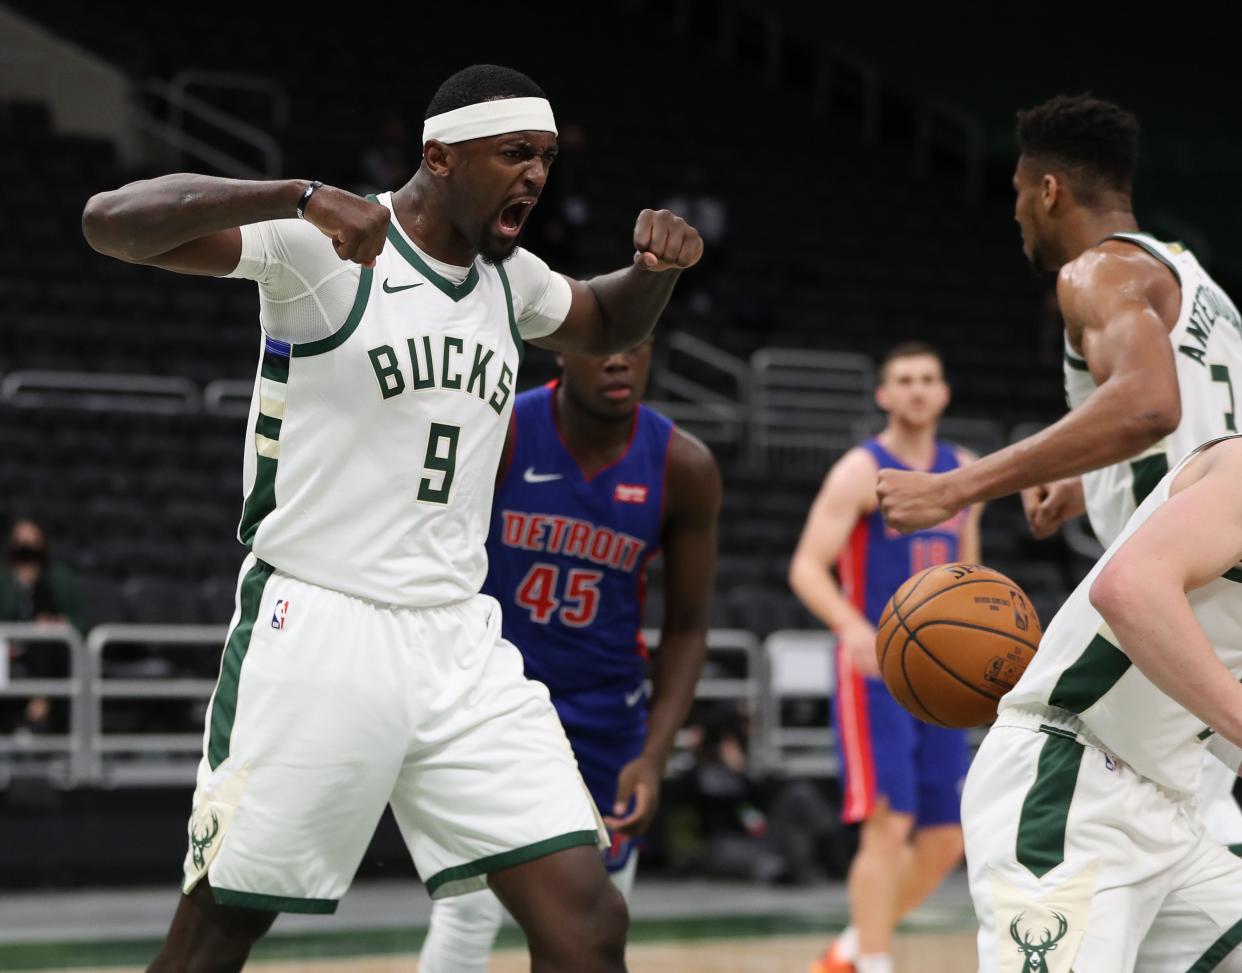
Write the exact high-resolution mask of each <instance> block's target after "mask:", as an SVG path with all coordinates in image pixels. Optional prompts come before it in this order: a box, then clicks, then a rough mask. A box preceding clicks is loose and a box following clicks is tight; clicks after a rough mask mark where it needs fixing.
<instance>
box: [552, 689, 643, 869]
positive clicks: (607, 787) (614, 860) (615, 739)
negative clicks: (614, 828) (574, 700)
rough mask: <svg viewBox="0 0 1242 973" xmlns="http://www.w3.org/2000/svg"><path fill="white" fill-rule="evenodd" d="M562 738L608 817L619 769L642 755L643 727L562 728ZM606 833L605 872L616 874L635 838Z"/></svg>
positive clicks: (621, 867) (626, 862)
mask: <svg viewBox="0 0 1242 973" xmlns="http://www.w3.org/2000/svg"><path fill="white" fill-rule="evenodd" d="M555 702H556V700H553V703H554V704H555ZM565 735H566V736H568V737H569V745H570V746H571V747H572V748H573V751H574V756H575V757H577V758H578V770H579V771H580V772H581V773H582V779H583V781H584V782H585V783H586V786H587V790H588V791H590V792H591V797H593V798H594V799H595V806H596V807H598V808H599V813H600V814H601V815H606V816H612V813H613V811H612V805H613V802H614V801H616V799H617V776H618V775H619V774H620V773H621V768H622V767H624V766H625V765H626V764H628V763H629V762H630V761H631V760H633V759H634V758H635V757H637V756H638V755H639V754H640V753H642V749H643V744H644V743H645V742H646V740H647V728H646V726H645V724H637V725H635V724H632V723H631V724H629V725H627V726H624V727H616V728H614V729H611V730H605V729H603V728H602V727H592V728H591V729H590V730H589V731H588V730H583V729H579V728H577V727H572V726H566V727H565ZM609 834H610V835H611V837H612V846H611V847H610V848H609V849H608V851H606V852H604V865H605V867H606V868H607V869H608V871H609V872H618V871H620V870H621V869H623V868H625V866H626V865H627V864H628V863H629V860H630V855H632V854H633V853H634V847H635V839H634V838H631V837H628V836H627V835H620V834H615V833H613V832H611V831H610V832H609Z"/></svg>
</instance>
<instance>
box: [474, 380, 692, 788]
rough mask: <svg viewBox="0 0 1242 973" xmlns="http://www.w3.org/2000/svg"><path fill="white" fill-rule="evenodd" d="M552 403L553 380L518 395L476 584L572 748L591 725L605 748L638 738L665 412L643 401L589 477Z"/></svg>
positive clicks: (667, 426)
mask: <svg viewBox="0 0 1242 973" xmlns="http://www.w3.org/2000/svg"><path fill="white" fill-rule="evenodd" d="M555 410H556V390H555V385H554V384H553V385H549V386H545V387H543V388H538V389H533V390H531V391H529V392H524V393H522V394H521V395H519V396H518V397H517V401H516V403H515V405H514V411H513V433H514V447H513V455H512V460H511V462H510V465H509V469H508V470H507V471H506V473H505V476H504V479H503V481H502V482H501V483H500V485H499V486H498V487H497V490H496V499H495V503H494V504H493V507H492V524H491V532H490V534H489V536H488V539H487V556H488V574H487V580H486V582H485V583H484V586H483V590H484V591H485V592H486V593H487V594H489V595H491V596H492V597H493V598H495V599H497V600H498V601H499V602H500V604H501V606H502V607H503V610H504V635H505V638H507V639H508V640H509V641H511V642H512V643H513V644H514V645H516V646H517V647H518V648H519V649H520V650H521V652H522V655H523V656H524V658H525V660H526V675H527V676H528V677H530V678H531V679H536V680H538V681H539V682H542V683H544V684H545V685H547V687H548V689H549V690H550V691H551V694H552V702H553V704H554V705H555V706H556V708H557V712H558V713H559V714H560V717H561V722H562V723H563V724H564V725H565V728H566V730H567V731H569V734H570V738H571V740H573V741H574V745H575V750H578V749H579V747H580V744H581V745H582V746H584V747H585V746H589V745H590V737H591V735H592V733H598V734H602V736H601V737H600V739H599V743H600V744H604V745H606V741H607V739H608V738H611V739H612V741H613V744H612V746H606V748H607V749H609V750H611V749H612V748H613V746H615V745H616V744H618V743H620V742H621V740H620V739H619V738H620V737H626V738H630V739H631V740H632V741H634V742H637V743H638V745H639V746H640V747H641V741H642V739H643V738H644V737H645V734H646V716H647V705H646V698H645V693H644V692H643V685H644V679H645V675H646V655H647V652H646V646H645V645H644V644H643V639H642V634H641V628H642V614H643V597H644V593H645V587H646V571H647V564H648V562H649V561H650V560H651V559H652V558H653V557H654V556H655V555H656V554H657V553H658V552H659V550H660V536H661V528H662V519H663V510H664V470H665V464H666V461H667V455H668V445H669V441H670V438H671V435H672V431H673V423H672V422H671V421H670V420H668V419H666V418H665V417H664V416H662V415H660V414H659V413H657V412H654V411H652V410H651V409H648V408H646V407H645V406H641V405H640V406H639V409H638V414H637V417H636V419H635V422H634V428H633V432H632V434H631V439H630V443H629V446H628V448H627V449H626V452H625V455H624V456H622V457H621V459H620V460H618V461H617V462H616V463H614V464H613V465H611V466H608V467H605V468H604V469H601V470H599V471H597V472H596V473H595V474H594V475H592V476H590V477H587V476H586V475H585V474H584V473H583V471H582V469H581V468H580V467H579V466H578V463H577V461H576V460H575V459H574V458H573V456H572V455H570V453H569V450H568V449H567V448H566V446H565V444H564V442H563V441H562V439H561V436H560V432H559V430H558V429H557V426H556V413H555ZM580 762H581V756H580ZM613 782H614V783H615V778H614V779H613ZM610 799H611V798H609V800H610Z"/></svg>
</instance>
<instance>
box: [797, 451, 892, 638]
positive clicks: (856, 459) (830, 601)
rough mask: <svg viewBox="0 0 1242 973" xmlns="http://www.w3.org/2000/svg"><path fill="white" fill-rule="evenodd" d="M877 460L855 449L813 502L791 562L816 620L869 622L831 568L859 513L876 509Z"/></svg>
mask: <svg viewBox="0 0 1242 973" xmlns="http://www.w3.org/2000/svg"><path fill="white" fill-rule="evenodd" d="M875 474H876V467H875V460H874V459H872V458H871V455H870V454H869V453H868V452H867V451H866V450H865V449H852V450H850V451H849V452H848V453H846V454H845V455H844V456H843V457H841V459H840V460H839V461H838V462H837V464H836V465H835V466H834V467H833V468H832V469H831V470H830V471H829V473H828V476H827V477H826V478H825V479H824V484H823V486H822V487H820V490H819V495H818V496H816V498H815V502H814V503H813V504H812V505H811V511H810V513H809V514H808V515H807V518H806V524H805V526H803V528H802V536H801V537H800V538H799V539H798V546H797V548H796V549H795V550H794V554H793V558H792V559H791V560H790V562H789V587H790V588H792V589H793V593H794V594H795V595H797V596H798V600H799V601H801V602H802V604H803V605H805V606H806V608H807V611H809V612H811V614H813V615H814V616H815V617H816V618H818V619H819V620H820V621H821V622H823V623H824V624H825V625H826V626H828V628H830V629H833V630H834V631H838V632H839V631H841V630H843V629H845V628H848V627H849V626H851V625H866V624H867V620H866V619H865V618H863V616H862V615H861V614H859V612H858V609H857V608H855V607H854V606H853V605H851V604H850V603H849V601H848V600H847V599H846V598H845V596H844V595H843V594H842V593H841V589H840V587H839V586H838V585H837V583H836V582H835V581H834V580H833V578H832V574H831V573H830V570H829V569H830V568H831V567H832V565H833V563H834V562H835V561H836V560H837V557H838V556H839V555H840V554H841V551H842V550H843V549H844V547H845V544H846V542H847V541H848V540H849V536H850V533H851V531H853V529H854V525H855V524H856V523H857V522H858V518H859V517H863V516H866V515H867V514H869V513H870V512H871V511H872V510H874V509H875Z"/></svg>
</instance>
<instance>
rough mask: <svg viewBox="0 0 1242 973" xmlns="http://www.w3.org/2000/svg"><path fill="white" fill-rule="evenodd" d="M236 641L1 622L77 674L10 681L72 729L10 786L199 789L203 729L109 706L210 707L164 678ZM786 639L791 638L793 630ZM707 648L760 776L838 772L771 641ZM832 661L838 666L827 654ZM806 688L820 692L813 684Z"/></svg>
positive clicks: (32, 743) (0, 777)
mask: <svg viewBox="0 0 1242 973" xmlns="http://www.w3.org/2000/svg"><path fill="white" fill-rule="evenodd" d="M795 634H797V633H795ZM800 634H801V636H803V637H805V639H806V640H807V641H806V645H807V646H810V647H818V651H824V649H826V648H830V647H831V644H832V642H831V636H827V635H825V633H822V632H820V633H816V632H809V633H800ZM226 635H227V629H226V627H225V626H220V625H101V626H98V627H96V628H94V629H92V630H91V632H90V633H89V634H88V635H87V638H86V639H85V640H83V639H82V638H81V637H80V636H79V635H78V633H77V632H76V631H74V630H73V629H72V628H71V627H70V626H68V625H65V624H61V623H57V624H42V623H35V624H31V623H14V624H2V625H0V643H4V642H6V641H8V640H12V641H21V642H28V643H52V644H61V645H65V646H67V647H68V650H69V659H70V665H69V675H68V676H67V677H65V678H63V679H25V678H22V679H12V680H9V681H2V680H0V698H8V699H28V698H31V697H36V696H49V697H53V698H56V699H67V700H68V701H69V719H68V732H66V733H63V734H55V735H51V734H48V735H28V734H13V735H10V736H8V737H0V785H3V783H4V782H5V780H6V778H7V776H12V774H13V773H14V769H15V767H16V766H17V765H18V758H20V762H21V764H23V765H26V766H27V767H28V768H29V770H30V771H32V772H37V773H39V774H41V775H43V776H46V777H47V778H48V779H49V780H51V781H52V782H53V783H54V784H55V785H57V786H60V787H66V788H69V787H75V786H82V785H91V786H98V787H133V786H153V785H187V786H188V785H191V784H192V783H193V782H194V775H195V770H196V768H197V766H198V763H199V759H200V757H201V754H202V747H203V734H202V731H201V730H198V731H196V732H193V733H169V732H162V731H154V732H149V733H143V732H134V731H133V730H132V729H131V730H128V731H127V732H105V727H106V726H107V723H108V721H107V720H106V718H105V706H106V705H107V704H108V703H109V702H113V701H142V700H174V701H176V700H184V701H185V702H186V703H187V704H194V703H201V702H205V701H206V700H207V699H209V698H210V696H211V694H212V692H214V690H215V685H216V680H215V678H210V679H207V678H187V677H180V676H168V675H161V673H167V672H168V670H169V668H170V667H169V666H168V665H167V663H174V664H175V662H176V661H177V657H178V656H179V655H180V654H181V653H183V652H184V651H186V650H192V649H196V648H198V649H201V648H204V647H206V648H209V649H211V650H213V651H217V650H218V649H219V647H220V646H222V645H223V644H224V640H225V638H226ZM644 635H645V637H646V639H647V641H648V645H649V647H650V648H651V650H652V651H653V652H658V651H659V632H658V631H654V630H649V631H646V632H644ZM776 635H778V636H780V637H783V638H785V639H786V641H788V637H789V636H790V635H791V633H788V632H784V633H776ZM707 644H708V660H709V662H714V663H716V664H717V665H718V666H719V668H720V669H722V670H723V671H724V672H726V673H728V674H727V675H721V676H708V677H705V678H704V679H702V680H700V682H699V684H698V686H697V688H696V692H695V698H696V700H703V701H707V700H712V701H733V702H735V703H736V704H737V705H738V708H739V712H738V715H739V717H742V718H744V719H745V720H747V721H749V724H750V735H749V753H748V756H749V759H750V767H751V769H752V771H754V772H762V771H765V770H769V769H781V770H784V771H786V772H794V773H812V774H822V773H825V772H835V766H836V764H835V760H834V758H833V756H832V752H831V743H832V738H831V735H830V733H829V732H828V731H827V730H826V729H822V730H816V731H814V732H812V731H811V730H810V729H806V730H804V731H798V730H796V729H794V728H789V727H784V728H782V727H781V726H780V710H779V706H777V707H776V708H773V705H772V695H773V687H772V682H771V678H770V675H769V657H770V656H771V654H772V651H771V650H770V649H769V648H768V647H767V646H766V645H765V643H763V642H761V641H760V640H759V639H758V638H757V637H756V636H755V635H754V634H753V633H751V632H749V631H746V630H744V629H712V630H711V631H709V632H708V637H707ZM134 646H141V647H143V648H144V649H146V650H149V651H153V652H154V654H155V660H156V662H157V663H158V664H155V665H150V664H147V665H143V664H135V663H132V662H129V663H127V662H126V661H125V660H116V659H115V658H114V653H116V651H117V650H118V649H120V648H122V647H127V648H132V647H134ZM823 665H824V666H827V665H828V656H827V653H826V652H824V660H823ZM785 672H786V669H781V668H779V666H778V671H777V678H778V679H780V678H784V677H783V675H782V673H785ZM803 688H804V689H807V690H808V691H810V687H809V686H806V685H804V686H803ZM774 731H775V732H776V733H777V735H776V737H773V732H774ZM689 743H690V740H689V739H688V737H687V736H685V735H684V733H683V735H682V737H681V738H680V739H679V749H680V756H681V758H682V763H687V762H689V756H688V751H687V747H688V745H689ZM676 765H677V763H676V761H675V762H674V766H676Z"/></svg>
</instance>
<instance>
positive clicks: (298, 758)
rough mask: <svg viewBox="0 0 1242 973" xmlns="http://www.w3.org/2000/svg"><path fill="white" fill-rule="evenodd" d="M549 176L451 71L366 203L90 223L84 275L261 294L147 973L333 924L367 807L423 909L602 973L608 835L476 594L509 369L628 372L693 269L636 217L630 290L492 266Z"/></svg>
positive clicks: (154, 188)
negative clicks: (221, 635)
mask: <svg viewBox="0 0 1242 973" xmlns="http://www.w3.org/2000/svg"><path fill="white" fill-rule="evenodd" d="M555 157H556V124H555V119H554V118H553V115H552V109H551V106H550V104H549V103H548V100H547V98H546V97H545V96H544V93H543V91H542V90H540V88H539V87H538V86H537V85H536V84H535V83H534V82H533V81H531V80H530V79H529V78H527V77H526V76H525V75H523V74H521V73H520V72H517V71H513V70H512V69H509V68H504V67H499V66H495V65H475V66H473V67H470V68H467V69H465V70H463V71H461V72H458V73H457V74H455V75H453V76H452V77H450V78H449V79H448V80H446V81H445V82H444V84H443V85H442V86H441V87H440V89H439V90H438V91H437V92H436V94H435V96H434V97H433V98H432V100H431V104H430V106H429V108H428V110H427V113H426V119H425V121H424V125H423V160H422V164H421V166H420V167H419V169H418V171H417V172H416V173H415V175H414V176H413V177H412V178H411V179H410V180H409V182H407V183H406V184H405V185H404V186H402V187H400V188H399V189H397V190H395V191H393V192H391V193H381V194H379V195H378V196H377V197H373V198H369V199H361V198H359V197H357V196H354V195H352V194H350V193H347V192H344V191H343V190H340V189H336V188H334V187H331V186H325V185H321V184H319V183H317V182H310V181H307V180H301V179H292V180H275V181H270V182H242V181H235V180H229V179H217V178H212V177H207V176H197V175H187V174H181V175H172V176H164V177H161V178H158V179H151V180H145V181H142V182H137V183H133V184H130V185H128V186H125V187H123V188H121V189H118V190H115V191H113V192H108V193H102V194H100V195H97V196H95V197H93V198H92V199H91V200H90V201H89V202H88V203H87V206H86V210H85V212H84V214H83V229H84V232H85V234H86V237H87V240H88V241H89V242H90V243H91V245H92V246H93V247H94V248H95V249H96V250H99V251H100V252H102V253H105V254H108V255H110V256H113V257H116V258H118V259H121V260H124V261H127V262H130V263H139V264H147V265H151V266H156V267H162V268H164V269H167V270H173V271H178V272H181V273H191V274H203V275H211V276H217V277H242V278H247V279H250V280H254V281H256V282H257V283H258V285H259V297H260V321H261V323H262V327H263V343H262V357H261V362H260V368H259V374H258V376H257V379H256V383H255V394H254V398H253V402H252V406H251V413H250V430H251V433H250V436H249V439H248V446H249V449H248V451H247V454H246V460H245V468H244V482H245V491H246V499H245V505H244V508H243V513H242V520H241V526H240V529H239V536H240V538H241V540H242V541H243V542H244V543H245V544H246V545H247V546H248V547H249V548H250V555H249V556H248V557H247V559H246V561H245V564H244V565H243V568H242V573H241V579H240V582H239V585H238V596H237V609H236V611H235V613H234V617H233V624H232V626H231V628H230V633H229V636H228V641H227V643H226V646H225V650H224V655H223V659H222V663H221V672H220V679H219V682H218V684H217V687H216V691H215V693H214V695H213V697H212V702H211V707H210V710H209V714H208V717H207V728H206V731H205V734H204V757H203V761H202V763H201V764H200V768H199V778H198V787H197V789H196V793H195V798H194V809H193V815H192V818H191V821H190V828H189V830H190V848H189V851H188V853H187V855H186V860H185V882H184V885H183V891H184V894H183V896H182V899H181V901H180V904H179V906H178V909H177V912H176V915H175V916H174V918H173V921H172V927H171V929H170V930H169V934H168V938H167V940H166V942H165V944H164V948H163V949H162V950H161V952H160V954H159V956H158V957H157V958H156V960H155V962H154V963H153V964H152V967H151V968H152V969H155V970H165V969H168V970H173V969H175V970H185V969H212V970H236V969H240V968H241V966H242V964H243V963H244V962H245V959H246V956H247V955H248V953H249V950H250V947H251V945H252V944H253V943H254V942H255V940H257V939H258V938H259V937H260V936H261V935H262V934H263V933H264V932H266V930H267V929H268V928H269V927H270V925H271V923H272V921H273V919H274V918H275V916H276V913H277V912H279V911H301V912H331V911H333V910H334V909H335V907H336V902H337V900H338V899H339V898H340V896H341V895H342V894H343V893H344V892H345V890H346V889H347V888H348V886H349V883H350V881H351V880H352V877H353V874H354V871H355V870H356V868H357V866H358V863H359V861H360V860H361V858H362V855H363V853H364V851H365V849H366V846H367V843H368V841H369V839H370V837H371V834H372V832H373V831H374V828H375V825H376V823H377V822H378V820H379V817H380V814H381V813H382V811H383V809H384V805H385V804H388V803H391V804H392V806H393V809H394V812H395V814H396V818H397V821H398V824H399V825H400V827H401V831H402V834H403V836H404V838H405V840H406V843H407V845H408V847H409V848H410V851H411V854H412V856H413V858H414V861H415V864H416V865H417V867H418V870H419V872H420V874H421V875H422V876H423V879H424V881H425V883H426V885H427V888H428V890H429V891H430V893H431V894H432V896H433V898H440V897H444V896H449V895H455V894H459V893H461V892H465V891H470V890H473V889H477V888H481V887H483V886H484V885H485V884H486V885H490V886H491V888H492V889H494V890H495V892H496V893H497V895H499V896H500V898H501V900H502V901H503V902H504V903H505V905H506V906H507V907H508V909H509V910H510V912H512V913H513V914H514V916H515V917H516V918H517V920H518V922H519V923H520V924H521V926H522V928H523V929H524V930H525V932H526V935H527V938H528V942H529V944H530V951H531V961H532V969H534V970H540V971H552V970H574V971H581V970H598V971H605V970H606V971H619V970H622V969H624V956H623V953H624V937H625V926H626V914H625V905H624V902H623V900H622V899H621V897H620V896H619V895H618V894H617V893H616V891H615V889H613V887H612V886H611V884H610V883H609V882H608V880H607V875H606V873H605V871H604V869H603V867H602V864H601V862H600V858H599V855H598V853H597V851H596V846H597V843H598V842H599V841H600V840H601V838H603V837H605V836H604V832H603V829H602V826H601V825H600V822H599V819H598V814H597V813H596V811H595V808H594V807H593V806H592V804H591V802H590V800H589V799H588V798H587V796H586V794H585V792H584V790H583V786H582V779H581V775H580V774H579V773H578V770H577V767H576V766H575V763H574V758H573V754H572V753H571V752H570V750H569V745H568V743H567V741H566V739H565V734H564V731H563V730H562V729H561V726H560V723H559V722H558V720H557V718H556V713H555V710H554V709H553V708H552V705H551V704H550V703H549V701H548V695H547V690H546V689H545V688H544V687H542V686H540V685H539V684H538V683H535V682H531V681H528V680H526V679H525V678H524V677H523V675H522V659H521V655H520V654H519V653H518V651H517V650H516V649H515V648H514V647H513V646H512V645H511V644H510V643H508V642H507V641H505V640H504V639H503V638H502V636H501V611H500V606H499V605H498V604H497V603H496V601H495V600H494V599H492V598H490V597H488V596H486V595H483V594H480V593H479V588H480V586H481V584H482V582H483V579H484V577H485V575H486V571H487V557H486V553H485V550H484V540H485V538H486V535H487V529H488V523H489V519H490V513H491V499H492V484H493V483H494V481H495V474H496V468H497V464H498V462H499V460H500V455H501V451H502V449H503V446H504V441H505V434H506V431H507V430H508V427H509V417H510V414H511V412H512V409H513V399H514V389H515V384H514V383H515V378H516V374H517V369H518V364H519V362H520V360H521V357H522V348H523V343H524V342H526V341H532V342H537V343H538V344H539V345H540V346H541V347H545V348H550V349H553V350H570V351H578V352H585V353H591V354H604V353H607V352H610V351H615V350H620V349H625V348H629V347H632V346H633V345H634V343H635V342H637V341H640V340H642V339H643V338H644V337H645V336H646V335H647V334H649V333H650V331H651V329H652V327H653V326H654V325H655V322H656V319H657V318H658V316H659V314H660V312H661V310H662V309H663V307H664V305H665V304H666V302H667V300H668V297H669V294H670V293H671V291H672V288H673V285H674V283H675V281H676V279H677V277H678V275H679V272H680V271H681V270H682V269H683V268H685V267H689V266H692V265H693V264H694V263H696V262H697V261H698V259H699V256H700V254H701V251H702V244H701V241H700V240H699V238H698V235H697V233H696V232H695V231H694V230H693V229H692V228H691V227H689V226H687V225H686V224H685V222H684V221H682V220H680V219H677V218H676V217H674V216H673V215H672V214H671V213H667V212H658V213H657V212H652V211H650V210H644V211H643V212H642V213H641V214H640V215H639V217H638V221H637V225H636V227H635V230H634V234H633V247H634V251H635V252H634V258H633V263H632V265H631V266H629V267H627V268H625V269H623V270H619V271H617V272H615V273H612V274H608V275H606V276H603V277H598V278H595V279H594V280H591V281H587V282H581V281H573V280H568V279H566V278H563V277H561V276H560V275H558V274H554V273H552V272H551V271H550V270H549V269H548V267H547V265H546V264H544V263H543V261H541V260H539V259H538V258H537V257H535V256H534V255H532V254H530V253H527V252H526V251H524V250H522V249H520V248H518V246H517V241H518V236H519V234H520V233H521V230H522V226H523V224H524V223H525V220H526V217H527V216H528V215H529V213H530V210H531V208H532V207H533V206H534V205H535V203H536V201H537V200H538V198H539V194H540V193H541V192H542V190H543V188H544V185H545V183H546V181H547V179H548V171H549V168H550V167H551V166H552V163H553V161H554V160H555ZM299 217H300V218H301V219H298V218H299Z"/></svg>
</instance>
